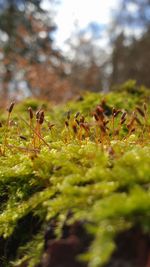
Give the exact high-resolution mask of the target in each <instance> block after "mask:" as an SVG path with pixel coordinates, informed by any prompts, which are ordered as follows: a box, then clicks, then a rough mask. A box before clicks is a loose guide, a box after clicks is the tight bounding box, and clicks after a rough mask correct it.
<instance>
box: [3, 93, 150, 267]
mask: <svg viewBox="0 0 150 267" xmlns="http://www.w3.org/2000/svg"><path fill="white" fill-rule="evenodd" d="M104 98H105V99H104ZM125 98H126V99H127V101H124V99H125ZM148 99H149V98H147V91H145V92H144V91H143V96H142V95H141V94H140V98H139V95H137V96H136V95H135V96H134V98H133V96H132V95H131V94H130V93H128V92H122V93H117V92H115V93H110V94H108V95H105V96H104V95H100V94H94V93H87V94H85V96H84V99H83V100H82V102H81V101H80V102H79V101H77V102H75V101H72V102H70V103H68V104H67V108H66V107H63V106H62V105H61V106H53V107H52V106H51V105H49V104H48V103H47V104H46V105H45V106H44V107H43V106H42V105H41V102H40V104H39V105H38V103H39V102H38V101H37V103H36V107H37V110H35V109H33V108H32V101H31V100H30V101H29V100H28V103H29V102H30V105H29V107H27V104H26V102H23V103H22V104H15V105H14V102H13V103H11V105H10V106H9V108H8V110H7V112H4V111H1V119H0V122H1V125H0V126H1V127H0V144H1V145H0V146H1V147H0V244H1V249H0V266H2V267H6V266H7V267H8V266H9V267H10V266H18V267H21V266H23V267H24V266H28V267H35V266H38V265H39V266H42V267H45V266H44V260H45V261H47V262H46V263H45V264H47V266H54V263H53V262H52V259H53V256H54V254H53V255H52V253H54V248H55V249H56V250H55V252H56V251H57V252H58V251H59V249H58V248H60V247H61V248H62V249H63V248H64V247H65V246H66V247H67V248H68V244H70V247H69V248H70V251H71V253H72V254H70V255H74V258H73V261H72V263H71V264H72V265H70V266H73V264H75V263H76V264H77V263H78V264H79V262H82V263H81V266H82V265H84V266H90V267H102V266H106V265H105V264H106V263H108V262H109V261H110V258H111V255H112V254H113V252H114V251H115V249H116V247H117V243H116V242H117V241H116V240H118V236H120V234H124V233H128V231H129V233H130V231H131V232H132V231H133V230H134V229H138V230H137V232H138V233H142V235H144V236H146V238H148V236H149V233H150V213H149V211H150V186H149V185H150V108H149V102H148V101H149V100H148ZM146 100H147V102H146ZM34 104H35V100H34ZM68 110H69V111H68ZM79 229H80V231H79ZM81 230H82V231H81ZM144 242H145V241H144ZM77 244H79V246H77ZM12 248H13V249H12ZM79 248H82V249H79ZM138 248H139V247H138ZM140 248H141V247H140ZM62 249H61V252H62ZM52 251H53V252H52ZM75 251H76V252H75ZM61 252H60V251H59V252H58V254H57V259H59V253H61ZM73 253H75V254H73ZM143 253H144V252H143ZM113 255H116V254H113ZM143 255H147V254H143ZM65 256H66V254H65ZM66 257H67V256H66ZM113 257H114V256H113ZM145 257H147V256H145ZM147 258H148V257H147ZM63 259H64V258H63ZM67 259H68V258H67ZM55 260H56V259H55ZM83 261H84V263H83ZM56 263H58V262H57V261H56ZM48 264H49V265H48ZM50 264H51V265H50ZM145 264H147V263H145ZM77 266H78V265H77ZM79 266H80V265H79ZM134 266H138V265H137V264H136V261H135V262H134ZM145 266H146V265H145ZM140 267H143V266H140Z"/></svg>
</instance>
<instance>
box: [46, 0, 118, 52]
mask: <svg viewBox="0 0 150 267" xmlns="http://www.w3.org/2000/svg"><path fill="white" fill-rule="evenodd" d="M48 2H49V0H44V3H43V7H45V8H47V5H48ZM59 2H60V4H59V5H58V9H57V14H56V17H55V22H56V25H57V27H58V30H57V33H56V36H55V38H56V44H57V46H58V47H59V48H63V49H64V42H65V40H66V39H68V38H69V37H70V35H71V33H73V31H74V29H75V26H74V24H75V22H76V23H77V25H78V27H79V28H81V29H83V28H86V27H87V25H88V24H89V23H90V22H96V23H98V24H102V25H103V24H106V25H107V24H108V23H109V22H110V19H111V16H110V14H111V10H113V9H115V8H116V7H117V4H118V2H119V0H60V1H59ZM102 43H105V41H104V40H102Z"/></svg>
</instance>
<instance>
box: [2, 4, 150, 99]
mask: <svg viewBox="0 0 150 267" xmlns="http://www.w3.org/2000/svg"><path fill="white" fill-rule="evenodd" d="M42 1H43V0H0V93H1V102H2V103H4V102H5V101H7V100H8V99H10V98H13V99H15V98H16V99H22V98H23V97H24V96H33V97H38V98H43V99H44V98H45V99H50V100H52V101H55V102H60V101H66V100H68V99H70V98H71V97H72V96H74V95H78V94H80V92H81V91H83V90H91V91H101V90H103V91H108V89H109V90H110V88H113V87H114V85H116V84H120V83H123V82H124V81H126V80H128V79H135V80H137V83H138V84H144V85H145V86H147V87H150V0H132V1H131V0H120V4H119V5H118V6H117V7H116V10H114V11H113V12H112V23H111V25H109V30H108V32H107V34H108V38H109V49H107V48H106V49H102V48H100V47H99V46H98V45H96V43H95V38H97V37H96V35H95V34H94V31H93V32H92V30H93V29H94V25H91V26H93V28H92V27H91V35H90V36H88V37H87V35H86V33H85V32H84V31H78V30H76V31H75V32H74V34H72V35H71V36H70V38H69V40H68V45H69V47H70V53H69V54H70V55H71V56H69V55H68V56H66V54H65V55H64V53H63V52H62V51H61V50H60V49H58V48H56V46H55V43H54V33H55V31H56V29H57V25H55V15H54V10H53V9H54V7H55V5H59V3H56V2H55V0H49V1H50V2H51V11H50V12H49V11H46V10H44V9H43V8H42V5H41V2H42ZM135 33H136V34H135ZM99 38H100V37H99ZM107 50H109V52H108V51H107Z"/></svg>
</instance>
